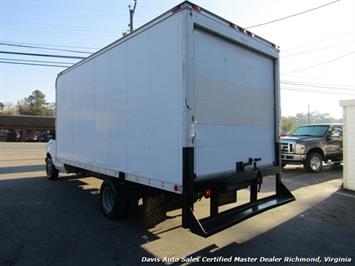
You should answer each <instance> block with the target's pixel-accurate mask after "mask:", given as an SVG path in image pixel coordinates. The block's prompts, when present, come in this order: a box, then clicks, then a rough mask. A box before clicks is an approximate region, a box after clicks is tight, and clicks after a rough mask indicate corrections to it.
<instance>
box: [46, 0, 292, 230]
mask: <svg viewBox="0 0 355 266" xmlns="http://www.w3.org/2000/svg"><path fill="white" fill-rule="evenodd" d="M279 109H280V108H279V51H278V49H277V47H276V46H275V45H274V44H272V43H270V42H268V41H266V40H264V39H262V38H260V37H259V36H257V35H255V34H253V33H251V32H249V31H247V30H245V29H243V28H241V27H239V26H237V25H235V24H233V23H231V22H229V21H227V20H225V19H223V18H221V17H219V16H217V15H214V14H213V13H211V12H209V11H207V10H205V9H203V8H201V7H199V6H197V5H195V4H192V3H190V2H183V3H182V4H179V5H178V6H176V7H174V8H173V9H171V10H169V11H168V12H166V13H164V14H162V15H161V16H159V17H158V18H156V19H154V20H152V21H150V22H149V23H147V24H145V25H144V26H142V27H140V28H139V29H137V30H135V31H133V32H132V33H130V34H128V35H126V36H124V37H122V38H121V39H119V40H117V41H116V42H114V43H112V44H110V45H108V46H107V47H105V48H103V49H101V50H100V51H98V52H96V53H94V54H93V55H91V56H89V57H87V58H86V59H83V60H82V61H80V62H78V63H77V64H75V65H73V66H71V67H69V68H67V69H66V70H64V71H63V72H61V73H59V75H58V77H57V80H56V110H57V117H56V140H55V141H54V140H52V141H50V142H49V146H48V153H47V157H46V165H47V174H48V177H49V178H50V179H56V178H57V176H58V170H64V171H66V172H72V173H85V174H90V175H92V176H96V177H98V178H102V179H103V180H104V182H103V184H102V187H101V208H102V211H103V213H104V214H105V215H106V216H108V217H110V218H113V217H122V216H124V215H125V214H126V212H127V209H131V208H133V207H134V206H136V205H137V201H138V199H139V198H142V197H143V200H144V199H146V198H148V197H149V196H150V195H166V197H165V199H169V200H172V199H178V200H179V201H180V202H181V205H180V206H181V208H182V226H183V227H184V228H189V229H190V230H191V231H192V232H194V233H196V234H199V235H201V236H205V237H206V236H210V235H212V234H214V233H216V232H219V231H221V230H223V229H225V228H227V227H229V226H232V225H234V224H236V223H238V222H240V221H242V220H245V219H247V218H249V217H251V216H253V215H255V214H258V213H260V212H262V211H265V210H268V209H270V208H273V207H276V206H279V205H281V204H284V203H287V202H290V201H292V200H294V197H293V196H292V194H291V193H290V192H289V191H288V190H287V188H286V187H285V186H284V185H283V183H282V182H281V176H280V155H279V144H280V142H279V115H280V114H279ZM267 175H274V176H276V178H275V179H276V182H275V183H276V186H275V188H276V189H275V190H276V193H275V195H273V196H270V197H267V198H262V199H258V197H257V193H258V186H260V184H261V182H262V178H263V176H267ZM247 187H250V202H249V203H247V204H244V205H242V206H239V207H235V208H232V209H230V210H228V211H224V212H219V207H220V205H222V204H224V203H226V202H232V201H236V191H237V190H239V189H243V188H247ZM203 196H204V197H206V198H210V216H209V217H207V218H204V219H200V220H198V219H197V218H196V216H195V214H194V209H193V207H194V203H195V201H196V200H197V199H198V198H201V197H203Z"/></svg>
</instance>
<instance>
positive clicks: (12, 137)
mask: <svg viewBox="0 0 355 266" xmlns="http://www.w3.org/2000/svg"><path fill="white" fill-rule="evenodd" d="M20 140H21V135H20V133H18V132H16V131H10V132H9V133H7V135H6V141H8V142H18V141H20Z"/></svg>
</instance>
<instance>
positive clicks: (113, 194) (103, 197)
mask: <svg viewBox="0 0 355 266" xmlns="http://www.w3.org/2000/svg"><path fill="white" fill-rule="evenodd" d="M100 206H101V211H102V213H103V214H104V215H105V216H106V217H107V218H109V219H117V218H123V217H124V216H126V213H127V191H126V189H125V188H124V186H123V185H120V184H118V183H117V182H116V181H115V180H112V179H105V181H104V182H103V183H102V185H101V188H100Z"/></svg>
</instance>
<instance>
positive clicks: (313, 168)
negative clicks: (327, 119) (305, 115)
mask: <svg viewBox="0 0 355 266" xmlns="http://www.w3.org/2000/svg"><path fill="white" fill-rule="evenodd" d="M342 140H343V129H342V125H341V124H334V123H333V124H312V125H306V126H300V127H298V128H297V129H296V130H295V131H294V132H293V133H292V134H291V135H290V136H287V137H282V138H281V160H282V166H283V167H284V166H285V165H286V164H303V165H304V168H305V170H306V171H309V172H313V173H317V172H319V171H320V170H322V166H323V162H328V161H332V162H333V163H334V164H340V163H341V161H342V160H343V141H342Z"/></svg>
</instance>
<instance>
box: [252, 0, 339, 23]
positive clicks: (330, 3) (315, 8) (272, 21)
mask: <svg viewBox="0 0 355 266" xmlns="http://www.w3.org/2000/svg"><path fill="white" fill-rule="evenodd" d="M339 1H341V0H335V1H332V2H329V3H326V4H324V5H321V6H317V7H314V8H310V9H307V10H305V11H302V12H299V13H296V14H292V15H289V16H286V17H282V18H278V19H274V20H270V21H267V22H264V23H260V24H256V25H252V26H249V27H246V29H251V28H256V27H260V26H264V25H267V24H271V23H274V22H278V21H281V20H284V19H288V18H292V17H296V16H299V15H302V14H305V13H308V12H311V11H314V10H317V9H320V8H323V7H326V6H329V5H332V4H335V3H337V2H339Z"/></svg>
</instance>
